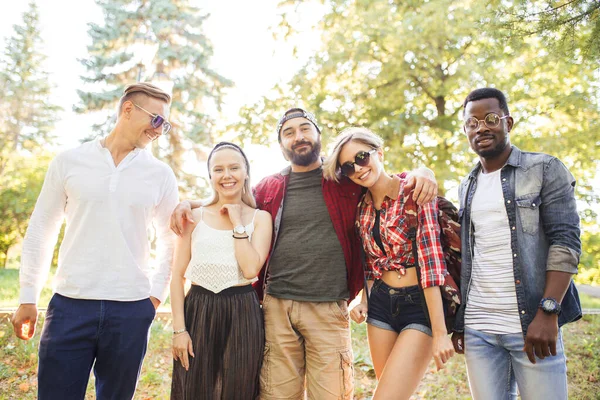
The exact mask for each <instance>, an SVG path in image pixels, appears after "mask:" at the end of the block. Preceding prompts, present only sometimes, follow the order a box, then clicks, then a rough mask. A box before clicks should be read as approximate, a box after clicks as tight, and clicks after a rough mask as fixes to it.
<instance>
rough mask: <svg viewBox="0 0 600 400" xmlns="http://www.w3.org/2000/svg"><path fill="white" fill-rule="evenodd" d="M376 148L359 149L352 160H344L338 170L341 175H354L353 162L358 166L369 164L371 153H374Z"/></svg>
mask: <svg viewBox="0 0 600 400" xmlns="http://www.w3.org/2000/svg"><path fill="white" fill-rule="evenodd" d="M376 151H377V149H372V150H369V151H359V152H358V153H356V155H355V156H354V162H350V161H348V162H345V163H343V164H342V165H341V166H340V171H341V173H342V175H344V176H347V177H348V178H349V177H351V176H352V175H354V172H355V169H354V164H356V165H358V166H359V167H366V166H367V165H369V160H371V154H373V153H375V152H376Z"/></svg>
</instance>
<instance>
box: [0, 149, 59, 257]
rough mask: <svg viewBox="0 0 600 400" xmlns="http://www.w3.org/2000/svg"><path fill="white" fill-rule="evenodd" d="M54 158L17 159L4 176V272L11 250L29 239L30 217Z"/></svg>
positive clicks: (0, 182)
mask: <svg viewBox="0 0 600 400" xmlns="http://www.w3.org/2000/svg"><path fill="white" fill-rule="evenodd" d="M50 159H51V157H50V155H48V154H47V153H41V152H36V153H35V154H33V155H31V154H28V155H25V156H19V155H13V156H12V157H10V158H9V159H8V161H7V163H6V165H5V169H4V173H3V174H2V175H0V268H4V267H5V266H6V261H7V254H8V251H9V250H10V248H11V247H12V246H13V245H15V244H16V243H17V242H18V241H19V240H21V239H22V238H23V237H24V236H25V230H26V229H27V224H28V222H29V217H30V216H31V213H32V212H33V208H34V206H35V202H36V201H37V197H38V195H39V193H40V190H41V189H42V184H43V182H44V176H45V174H46V170H47V169H48V164H49V163H50Z"/></svg>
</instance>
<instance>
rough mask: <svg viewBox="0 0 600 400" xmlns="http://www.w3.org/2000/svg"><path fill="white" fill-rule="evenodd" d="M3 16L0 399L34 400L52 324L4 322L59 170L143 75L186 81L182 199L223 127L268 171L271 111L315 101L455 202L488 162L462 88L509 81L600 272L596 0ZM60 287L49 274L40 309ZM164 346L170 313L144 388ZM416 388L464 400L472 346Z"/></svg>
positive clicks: (192, 7) (168, 144)
mask: <svg viewBox="0 0 600 400" xmlns="http://www.w3.org/2000/svg"><path fill="white" fill-rule="evenodd" d="M0 10H2V13H3V24H1V25H0V39H1V40H2V47H1V48H0V50H1V51H0V89H2V91H1V93H2V96H1V97H0V309H4V310H5V312H4V313H3V314H1V315H2V316H1V321H0V400H1V399H24V398H35V389H36V388H35V386H36V383H35V371H36V349H37V340H39V331H38V335H36V337H35V339H34V340H32V341H31V342H30V343H23V342H21V341H17V340H16V339H15V338H14V336H13V334H12V330H11V327H10V324H9V320H8V315H9V313H10V309H11V308H14V307H16V306H17V305H18V267H19V262H20V245H21V241H22V238H23V236H24V234H25V230H26V228H27V223H28V218H29V216H30V214H31V212H32V210H33V207H34V205H35V201H36V198H37V195H38V193H39V191H40V189H41V185H42V182H43V178H44V174H45V171H46V169H47V166H48V163H49V161H50V160H51V159H52V157H53V156H54V155H55V154H56V153H57V152H60V151H62V150H64V149H67V148H70V147H74V146H76V145H78V144H79V143H81V142H83V141H86V140H90V139H92V138H94V137H97V136H99V135H100V136H101V135H106V134H107V132H108V131H109V130H110V127H111V126H112V124H114V116H115V105H116V102H117V100H118V98H119V97H120V94H121V93H122V90H123V87H124V86H125V85H126V84H128V83H132V82H135V81H149V82H153V83H155V84H157V85H159V86H161V87H163V88H165V89H166V90H168V91H170V92H172V93H173V104H172V107H171V117H170V119H171V121H172V122H173V125H174V129H173V131H172V132H171V133H169V135H168V136H166V137H161V138H160V139H159V140H157V141H156V142H154V143H153V144H152V146H151V149H149V150H150V151H152V152H153V153H154V154H155V155H156V156H157V157H158V158H160V159H162V160H164V161H166V162H167V163H168V164H169V165H171V167H172V168H173V170H174V171H175V173H176V175H177V177H178V180H179V185H180V196H181V198H189V197H194V198H197V197H203V196H205V195H206V193H207V188H208V181H207V172H206V166H205V161H206V157H207V155H208V152H209V151H210V148H211V147H212V145H214V144H215V143H217V142H218V141H220V140H231V141H234V142H237V143H238V144H240V145H242V146H243V147H244V148H245V149H246V150H247V152H248V154H249V158H250V162H251V164H252V178H253V182H254V183H256V182H258V180H259V179H260V178H262V177H264V176H266V175H268V174H270V173H273V172H275V171H277V170H279V169H280V168H283V167H284V166H285V165H286V162H285V160H284V159H283V157H282V155H281V152H280V150H279V147H278V145H277V135H276V133H275V126H276V121H277V119H278V117H279V116H280V115H281V113H282V112H283V111H285V110H286V109H287V108H288V107H291V106H294V105H301V106H303V107H305V108H306V109H308V110H311V111H313V112H314V113H315V114H316V116H317V120H318V121H319V123H320V125H321V128H322V129H321V130H322V132H323V137H322V139H323V143H324V152H325V153H326V152H327V144H328V143H330V142H331V139H332V138H333V137H335V135H336V134H337V133H339V132H340V131H341V130H342V129H343V128H345V127H348V126H366V127H368V128H370V129H372V130H373V131H375V132H377V133H378V134H380V135H381V136H382V137H383V138H384V139H385V142H386V164H387V169H388V171H401V170H409V169H413V168H415V167H417V166H422V165H425V166H427V167H429V168H431V169H432V170H434V172H435V173H436V176H437V179H438V181H439V183H440V191H441V192H442V193H443V194H444V195H446V196H447V197H448V198H450V199H451V200H452V201H454V202H455V204H458V202H457V192H456V188H457V186H458V182H459V181H460V178H461V177H463V176H464V175H465V174H466V173H468V171H469V170H470V168H471V167H472V165H473V164H474V162H475V159H476V157H475V154H474V153H472V152H471V151H470V150H469V146H468V143H467V140H466V138H465V136H464V135H463V134H462V130H461V126H462V119H461V117H462V115H461V110H462V101H463V99H464V98H465V96H466V95H467V94H468V93H469V92H470V91H471V90H472V89H474V88H477V87H483V86H493V87H497V88H499V89H501V90H503V91H504V92H505V93H506V94H507V96H508V100H509V108H510V110H511V114H512V115H513V117H514V118H515V127H514V129H513V132H512V134H511V141H512V142H513V143H514V144H516V145H517V146H519V147H520V148H521V149H523V150H529V151H542V152H546V153H549V154H552V155H555V156H557V157H559V158H560V159H561V160H562V161H563V162H564V163H565V164H566V165H567V167H568V168H569V169H570V170H571V172H572V173H573V175H574V176H575V178H576V179H577V183H578V184H577V187H576V192H577V193H576V195H577V199H578V204H579V212H580V215H581V225H582V244H583V254H582V257H581V264H580V273H579V275H578V276H577V277H576V282H577V283H578V284H580V285H591V286H598V285H600V228H599V226H598V222H599V217H598V212H599V210H600V206H599V202H600V197H599V193H600V180H599V179H598V172H600V163H599V155H600V150H599V147H600V67H599V65H600V2H599V1H598V0H560V1H541V0H531V1H523V0H513V1H510V0H503V1H497V0H454V1H451V0H429V1H427V0H306V1H299V0H284V1H282V0H255V1H243V0H218V1H217V0H214V1H209V0H204V1H200V0H95V1H94V0H55V1H50V0H37V1H20V0H19V1H15V0H12V1H9V0H0ZM57 249H58V247H57ZM55 256H56V254H55ZM55 262H56V257H55V259H54V261H53V264H55ZM54 268H55V265H53V268H52V271H51V275H52V274H53V272H54ZM50 295H51V281H50V280H49V281H48V284H47V286H46V288H45V289H44V292H43V293H42V299H41V301H40V307H45V306H46V305H47V302H48V300H49V297H50ZM582 299H583V302H584V307H585V308H586V309H590V310H591V311H592V312H593V310H594V309H600V300H599V299H597V298H593V297H589V296H587V295H583V296H582ZM166 310H168V309H166ZM0 311H2V310H0ZM40 323H41V321H40ZM40 326H41V325H40ZM352 329H353V347H354V352H355V366H354V367H355V375H356V392H355V395H356V398H368V397H369V396H370V394H371V393H372V389H373V388H374V386H375V379H374V373H373V370H372V364H371V360H370V358H369V354H368V348H367V344H366V338H365V327H364V324H363V325H355V324H353V326H352ZM599 333H600V317H599V316H598V315H586V316H584V318H583V320H581V321H579V322H577V323H575V324H571V325H570V326H568V327H567V328H566V329H565V341H566V343H567V352H568V356H569V380H570V390H571V397H572V398H574V399H596V398H600V397H598V396H600V395H598V393H599V392H600V384H599V383H598V381H599V380H600V355H598V349H599V348H600V339H599V338H598V334H599ZM169 349H170V320H169V316H168V312H167V313H161V316H160V318H158V319H157V321H156V322H155V324H154V326H153V328H152V335H151V338H150V347H149V352H148V355H147V358H146V361H145V363H144V369H143V371H142V376H141V379H140V387H139V390H138V394H137V395H136V398H140V399H154V398H156V399H161V398H167V397H168V393H169V383H170V371H171V359H170V351H169ZM91 385H92V382H91V383H90V388H91V387H92V386H91ZM89 393H90V396H91V394H92V393H93V390H90V391H89ZM91 398H92V397H91ZM415 398H423V399H430V398H452V399H454V398H457V399H458V398H469V395H468V386H467V383H466V378H465V370H464V365H463V359H462V357H455V358H454V359H453V360H452V361H451V363H450V365H449V367H448V368H446V369H445V370H444V371H442V372H440V373H434V368H433V365H432V367H431V369H430V371H429V372H428V374H427V375H426V377H425V379H424V381H423V383H422V385H421V387H420V388H419V390H418V392H417V394H416V395H415Z"/></svg>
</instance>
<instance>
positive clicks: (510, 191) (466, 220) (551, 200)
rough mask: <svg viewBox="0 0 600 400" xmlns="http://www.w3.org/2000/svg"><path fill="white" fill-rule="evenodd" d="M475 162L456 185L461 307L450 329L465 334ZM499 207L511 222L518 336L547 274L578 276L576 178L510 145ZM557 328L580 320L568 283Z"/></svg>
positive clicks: (555, 161) (549, 159) (539, 156)
mask: <svg viewBox="0 0 600 400" xmlns="http://www.w3.org/2000/svg"><path fill="white" fill-rule="evenodd" d="M480 169H481V164H480V163H477V165H476V166H475V168H474V169H473V170H472V171H471V173H470V174H469V175H468V176H467V177H466V178H465V179H463V181H462V182H461V184H460V187H459V190H458V195H459V199H460V209H459V216H460V221H461V240H462V271H461V293H462V306H461V308H460V309H459V311H458V314H457V318H456V324H455V330H456V331H457V332H463V331H464V325H465V307H466V304H467V301H468V298H469V289H470V284H471V272H472V268H473V246H474V243H473V239H474V235H473V226H472V222H471V203H472V201H473V195H474V194H475V189H476V187H477V175H478V174H479V171H480ZM500 178H501V183H502V193H503V194H504V204H505V206H506V213H507V214H508V222H509V224H510V234H511V235H510V236H511V239H510V240H511V250H512V253H513V271H514V279H515V289H516V293H517V303H518V306H519V316H520V318H521V327H522V330H523V335H526V333H527V328H528V326H529V324H530V323H531V321H532V320H533V318H534V317H535V314H536V312H537V310H538V305H539V303H540V300H541V299H542V296H543V294H544V289H545V286H546V271H563V272H568V273H571V274H576V273H577V265H578V264H579V255H580V254H581V240H580V237H579V234H580V231H579V215H578V214H577V206H576V203H575V195H574V190H575V178H573V175H571V173H570V172H569V170H568V169H567V168H566V167H565V166H564V164H563V163H562V162H561V161H560V160H559V159H557V158H556V157H552V156H550V155H547V154H542V153H529V152H522V151H521V150H519V149H518V148H517V147H515V146H512V151H511V153H510V156H509V157H508V161H507V162H506V165H505V166H504V167H502V171H501V172H500ZM561 307H562V309H561V313H560V314H559V316H558V325H559V326H562V325H564V324H566V323H568V322H572V321H576V320H578V319H579V318H581V304H580V302H579V295H578V294H577V289H576V288H575V285H574V284H573V282H572V281H571V284H570V285H569V289H568V290H567V293H566V294H565V297H564V299H563V301H562V303H561Z"/></svg>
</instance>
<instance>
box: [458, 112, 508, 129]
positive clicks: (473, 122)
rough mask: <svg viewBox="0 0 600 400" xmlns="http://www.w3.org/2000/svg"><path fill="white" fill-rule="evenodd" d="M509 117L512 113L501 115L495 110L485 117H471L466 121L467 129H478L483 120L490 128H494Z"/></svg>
mask: <svg viewBox="0 0 600 400" xmlns="http://www.w3.org/2000/svg"><path fill="white" fill-rule="evenodd" d="M508 117H510V115H505V116H504V117H501V116H499V115H498V114H496V113H493V112H492V113H489V114H488V115H486V116H485V118H484V119H477V118H475V117H471V118H469V119H467V120H466V121H465V129H466V130H467V131H469V132H473V131H476V130H477V129H479V124H480V123H481V122H483V123H484V124H485V126H487V127H488V128H489V129H494V128H496V127H498V125H500V121H502V120H503V119H504V118H508Z"/></svg>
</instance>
